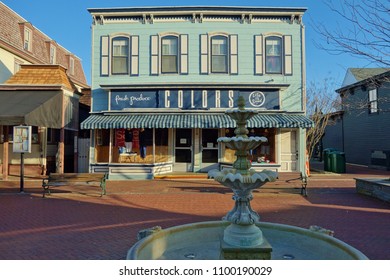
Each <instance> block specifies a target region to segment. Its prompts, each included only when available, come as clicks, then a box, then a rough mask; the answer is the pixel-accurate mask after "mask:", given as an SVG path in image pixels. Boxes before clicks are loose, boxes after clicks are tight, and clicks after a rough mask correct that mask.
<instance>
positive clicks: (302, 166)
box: [299, 19, 309, 176]
mask: <svg viewBox="0 0 390 280" xmlns="http://www.w3.org/2000/svg"><path fill="white" fill-rule="evenodd" d="M300 26H301V67H302V70H301V71H302V80H301V84H302V105H301V107H302V111H303V112H304V113H305V115H306V45H305V39H306V38H305V25H304V24H303V21H302V19H301V20H300ZM306 130H307V129H305V128H300V129H299V131H300V132H301V133H300V134H299V135H300V137H302V140H301V139H300V143H302V144H301V145H300V148H301V153H300V162H299V164H300V170H301V172H302V173H303V174H304V176H307V175H308V174H306V167H305V165H306V149H307V147H306ZM308 160H309V159H308Z"/></svg>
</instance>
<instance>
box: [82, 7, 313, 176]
mask: <svg viewBox="0 0 390 280" xmlns="http://www.w3.org/2000/svg"><path fill="white" fill-rule="evenodd" d="M305 10H306V9H304V8H261V7H148V8H103V9H89V12H90V13H91V15H92V18H93V25H92V59H93V61H92V89H91V90H92V104H91V105H92V108H91V116H90V117H89V118H88V119H87V120H86V121H84V122H83V123H82V124H81V125H82V128H84V129H91V130H92V136H93V137H92V139H91V150H90V167H91V171H92V172H99V171H100V172H102V171H105V172H107V171H108V172H109V174H110V178H111V179H115V178H116V179H126V178H153V176H154V175H156V174H161V173H169V172H172V171H187V172H188V171H189V172H207V171H208V170H209V169H211V168H219V167H225V166H231V165H232V162H233V161H234V159H235V156H234V151H232V150H229V149H228V148H226V147H225V146H224V145H218V143H217V138H218V137H220V136H225V135H226V136H232V135H234V132H233V131H234V129H233V128H234V127H235V126H236V124H235V122H234V121H232V120H231V119H229V117H227V116H226V115H225V114H224V112H225V111H226V110H227V109H229V108H233V107H237V104H236V102H237V98H238V96H239V95H243V96H244V97H245V99H246V107H248V108H251V109H256V110H258V111H259V114H258V115H257V116H255V117H254V118H253V119H251V120H250V121H249V124H248V127H249V130H250V133H251V135H257V136H266V137H267V138H268V140H269V141H268V143H267V144H266V145H263V146H262V147H260V148H259V149H257V150H256V151H253V153H252V156H251V158H252V159H253V163H254V168H256V169H263V168H269V169H274V170H279V171H282V172H284V171H292V172H300V171H303V170H304V166H305V144H306V140H305V135H306V134H305V132H306V128H307V127H310V126H312V122H311V120H309V119H308V118H307V117H305V67H304V65H305V39H304V38H305V35H304V26H303V23H302V16H303V14H304V12H305ZM126 132H130V133H131V135H130V133H129V134H128V136H127V138H125V137H126ZM125 147H127V152H126V148H125ZM130 151H131V152H130Z"/></svg>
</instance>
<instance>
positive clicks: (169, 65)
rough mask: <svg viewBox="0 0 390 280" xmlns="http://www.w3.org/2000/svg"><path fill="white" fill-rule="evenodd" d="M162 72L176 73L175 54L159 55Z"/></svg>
mask: <svg viewBox="0 0 390 280" xmlns="http://www.w3.org/2000/svg"><path fill="white" fill-rule="evenodd" d="M161 72H162V73H177V56H175V55H163V56H162V57H161Z"/></svg>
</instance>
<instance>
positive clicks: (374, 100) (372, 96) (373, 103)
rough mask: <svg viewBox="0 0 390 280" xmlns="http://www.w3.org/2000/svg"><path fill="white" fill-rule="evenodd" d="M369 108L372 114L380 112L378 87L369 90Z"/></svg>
mask: <svg viewBox="0 0 390 280" xmlns="http://www.w3.org/2000/svg"><path fill="white" fill-rule="evenodd" d="M368 110H369V111H368V112H369V113H370V114H375V113H378V89H376V88H374V89H371V90H369V91H368Z"/></svg>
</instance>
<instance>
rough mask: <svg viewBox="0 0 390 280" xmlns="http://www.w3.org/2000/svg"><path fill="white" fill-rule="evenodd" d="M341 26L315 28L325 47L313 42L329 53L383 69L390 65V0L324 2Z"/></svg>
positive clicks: (328, 0)
mask: <svg viewBox="0 0 390 280" xmlns="http://www.w3.org/2000/svg"><path fill="white" fill-rule="evenodd" d="M323 1H324V2H325V4H326V5H327V6H328V7H329V8H330V9H331V11H332V12H333V13H334V14H335V15H336V17H331V16H330V17H329V20H332V21H334V20H336V21H337V19H338V18H339V17H341V18H342V19H343V23H342V24H341V25H339V27H338V28H337V29H335V30H333V29H329V28H328V27H327V26H326V25H325V24H323V23H319V24H316V25H315V29H316V31H317V32H318V33H319V34H321V35H322V36H323V37H324V38H325V39H326V40H325V41H326V44H323V43H316V44H317V46H318V47H319V48H321V49H324V50H326V51H328V52H329V53H331V54H341V53H349V54H352V55H354V56H356V57H360V58H364V59H366V60H367V61H369V62H371V63H373V64H375V65H378V66H383V67H389V66H390V0H359V1H355V0H343V1H336V3H335V1H333V0H323Z"/></svg>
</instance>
